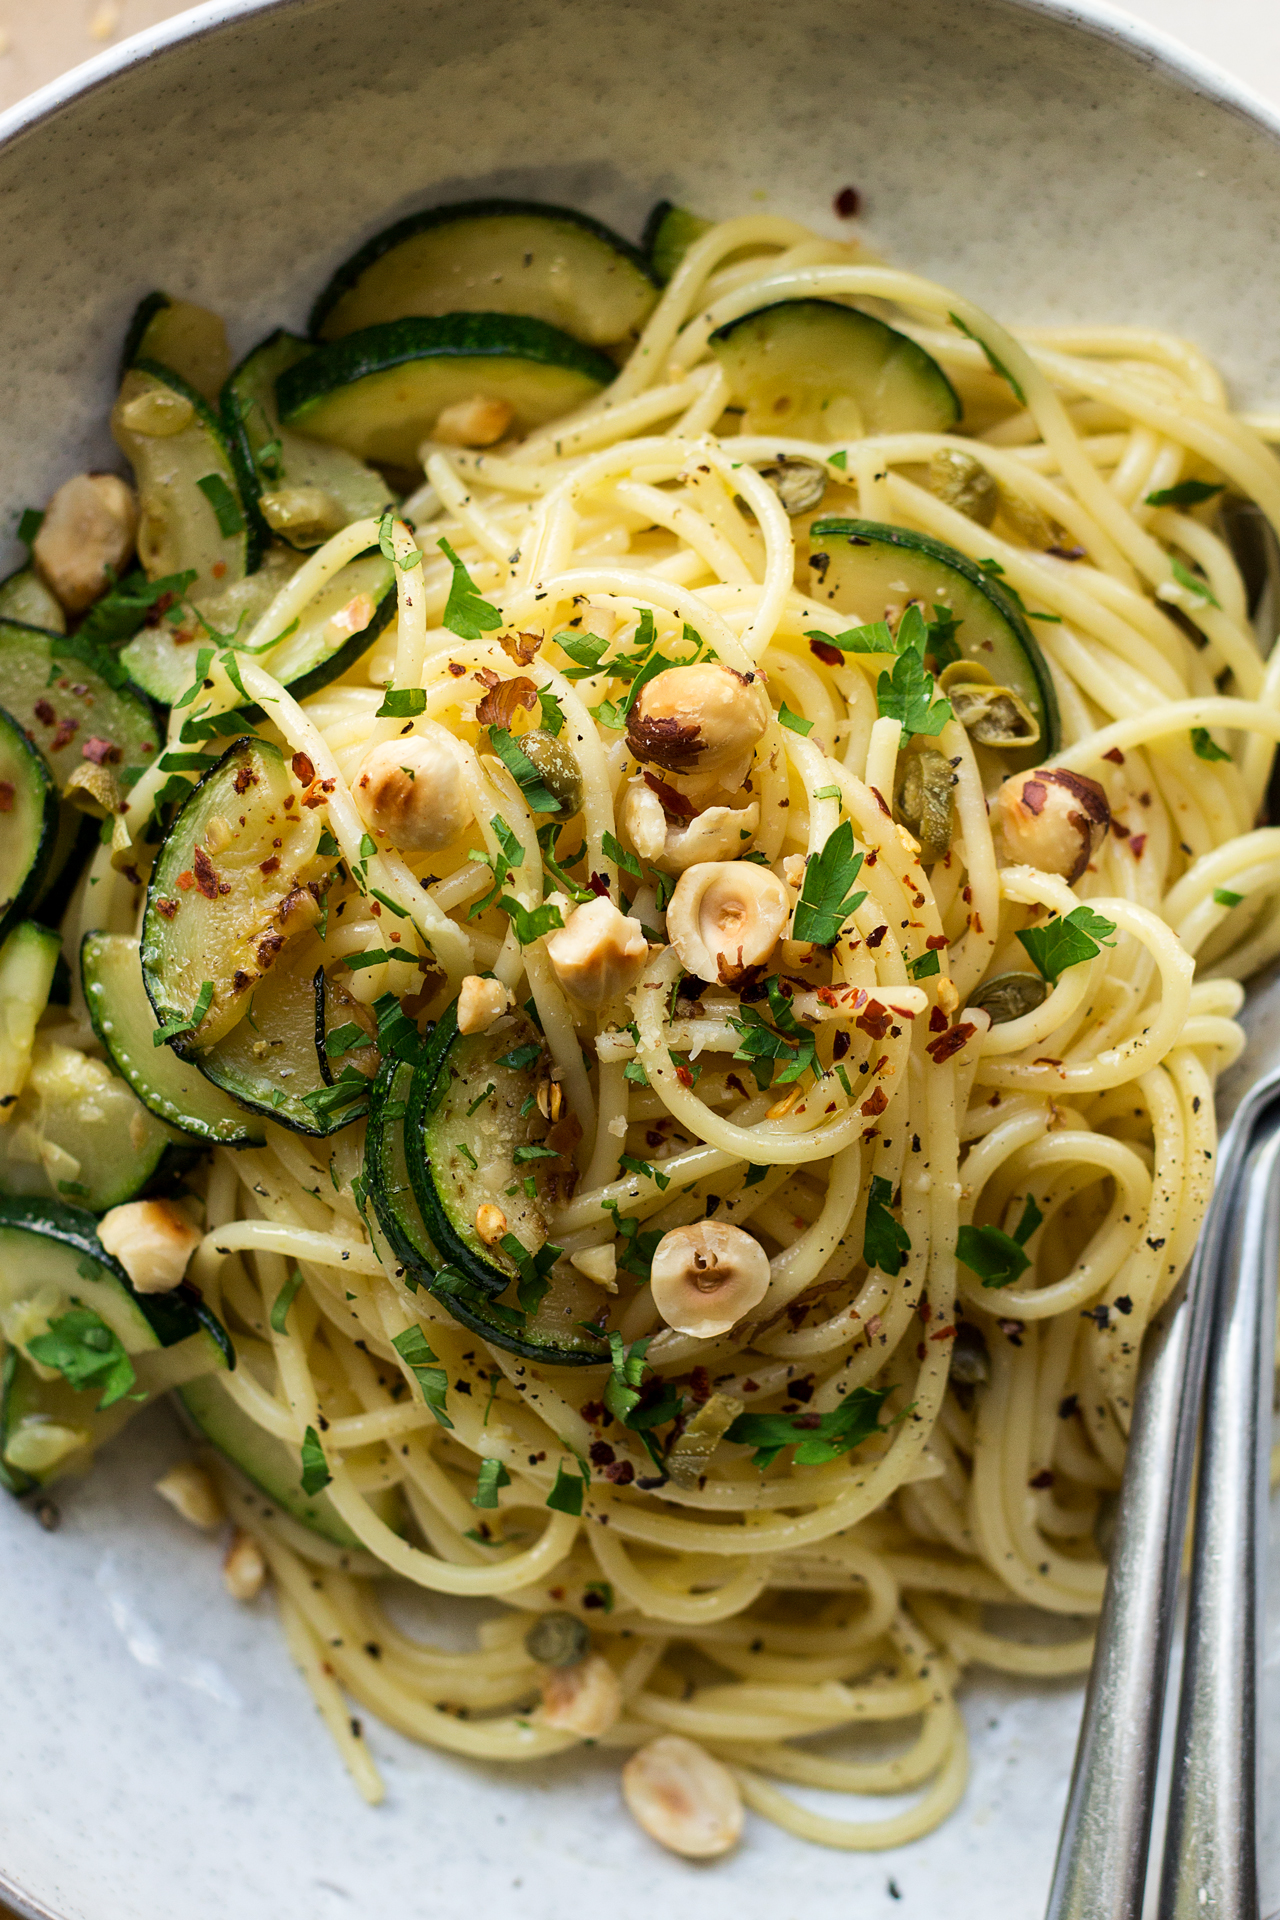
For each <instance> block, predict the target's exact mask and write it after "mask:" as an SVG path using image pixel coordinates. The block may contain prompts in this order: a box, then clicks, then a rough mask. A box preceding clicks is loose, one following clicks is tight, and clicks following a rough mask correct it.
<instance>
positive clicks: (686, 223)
mask: <svg viewBox="0 0 1280 1920" xmlns="http://www.w3.org/2000/svg"><path fill="white" fill-rule="evenodd" d="M711 225H712V223H711V221H710V220H704V219H703V218H702V216H701V215H700V214H697V213H690V212H689V210H688V208H687V207H677V206H676V205H674V203H673V202H672V201H670V200H659V202H658V204H657V206H656V207H654V209H653V211H652V213H651V214H650V215H649V218H648V219H647V220H646V221H645V227H644V233H643V235H642V236H641V240H640V246H641V250H642V251H643V252H644V253H645V254H647V256H648V260H649V266H650V269H651V271H652V273H653V277H654V279H655V280H657V281H658V282H659V284H660V285H661V286H664V287H665V286H666V284H667V282H668V280H670V278H671V276H672V274H673V273H674V272H675V270H676V268H677V267H678V266H679V265H680V262H681V261H682V260H683V259H684V256H685V254H686V253H688V251H689V249H690V247H691V246H692V245H693V243H694V241H695V240H700V239H701V238H702V236H703V234H704V233H709V232H710V230H711Z"/></svg>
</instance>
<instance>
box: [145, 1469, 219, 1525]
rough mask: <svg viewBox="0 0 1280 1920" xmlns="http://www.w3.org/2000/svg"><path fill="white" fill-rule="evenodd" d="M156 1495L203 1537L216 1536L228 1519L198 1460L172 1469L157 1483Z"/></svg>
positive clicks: (213, 1487) (215, 1489) (212, 1485)
mask: <svg viewBox="0 0 1280 1920" xmlns="http://www.w3.org/2000/svg"><path fill="white" fill-rule="evenodd" d="M156 1492H157V1493H158V1494H159V1495H160V1498H161V1499H162V1500H167V1501H168V1502H169V1505H170V1506H171V1507H172V1508H173V1509H174V1511H175V1513H180V1514H181V1515H182V1517H183V1519H184V1520H185V1521H186V1522H187V1524H188V1525H189V1526H192V1527H199V1528H200V1530H201V1532H202V1533H212V1531H213V1529H214V1528H215V1527H220V1526H221V1525H222V1522H223V1520H224V1519H225V1518H226V1515H225V1514H224V1512H223V1508H222V1500H221V1498H220V1497H219V1494H218V1489H217V1488H216V1487H215V1486H214V1484H213V1481H212V1480H211V1479H210V1478H209V1475H208V1474H207V1473H206V1472H205V1470H204V1468H203V1467H198V1466H197V1465H196V1463H195V1461H194V1460H180V1461H179V1462H178V1464H177V1466H176V1467H170V1469H169V1471H168V1473H166V1474H163V1475H162V1476H161V1478H160V1479H159V1480H157V1481H156Z"/></svg>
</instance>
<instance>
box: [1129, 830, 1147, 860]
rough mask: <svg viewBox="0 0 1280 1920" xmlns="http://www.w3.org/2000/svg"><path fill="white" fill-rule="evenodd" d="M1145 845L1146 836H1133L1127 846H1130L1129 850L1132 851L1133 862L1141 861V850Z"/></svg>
mask: <svg viewBox="0 0 1280 1920" xmlns="http://www.w3.org/2000/svg"><path fill="white" fill-rule="evenodd" d="M1146 844H1147V836H1146V834H1145V833H1135V834H1134V836H1133V839H1132V840H1131V841H1130V842H1129V845H1130V848H1131V849H1132V852H1133V857H1134V859H1135V860H1141V858H1142V849H1143V848H1144V847H1145V846H1146Z"/></svg>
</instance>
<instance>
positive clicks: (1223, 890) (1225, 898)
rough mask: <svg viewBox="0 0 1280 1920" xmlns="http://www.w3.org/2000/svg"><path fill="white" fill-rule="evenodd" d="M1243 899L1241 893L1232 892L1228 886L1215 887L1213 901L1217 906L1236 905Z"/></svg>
mask: <svg viewBox="0 0 1280 1920" xmlns="http://www.w3.org/2000/svg"><path fill="white" fill-rule="evenodd" d="M1243 899H1244V895H1243V894H1242V893H1232V892H1231V890H1230V888H1229V887H1215V888H1214V890H1213V903H1214V905H1215V906H1217V907H1238V906H1239V905H1240V902H1241V901H1242V900H1243Z"/></svg>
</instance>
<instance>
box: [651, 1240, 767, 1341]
mask: <svg viewBox="0 0 1280 1920" xmlns="http://www.w3.org/2000/svg"><path fill="white" fill-rule="evenodd" d="M651 1272H652V1276H653V1277H652V1296H653V1304H654V1306H655V1307H656V1308H657V1309H658V1312H659V1313H660V1314H661V1315H662V1318H663V1319H664V1320H665V1321H666V1323H667V1325H668V1326H669V1327H674V1328H675V1330H676V1332H677V1333H689V1334H692V1335H693V1336H694V1337H695V1338H696V1339H699V1340H713V1339H715V1338H716V1336H717V1335H718V1334H721V1333H728V1331H729V1329H730V1327H735V1326H737V1324H738V1322H739V1320H742V1319H743V1318H745V1316H746V1315H747V1314H749V1313H750V1312H751V1311H752V1309H753V1308H755V1307H758V1306H759V1304H760V1302H761V1301H762V1300H763V1299H764V1296H765V1294H766V1293H767V1291H768V1288H769V1256H768V1254H767V1253H766V1252H765V1250H764V1248H763V1247H762V1246H761V1245H760V1242H759V1241H758V1240H756V1239H753V1237H752V1236H751V1234H749V1233H746V1232H744V1231H743V1229H742V1228H741V1227H733V1226H729V1225H727V1224H722V1223H721V1222H719V1221H716V1220H696V1221H694V1223H693V1225H692V1226H688V1227H674V1228H673V1229H672V1231H671V1232H670V1233H664V1234H663V1236H662V1238H661V1240H659V1242H658V1244H657V1246H656V1248H655V1249H654V1254H653V1264H652V1268H651Z"/></svg>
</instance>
